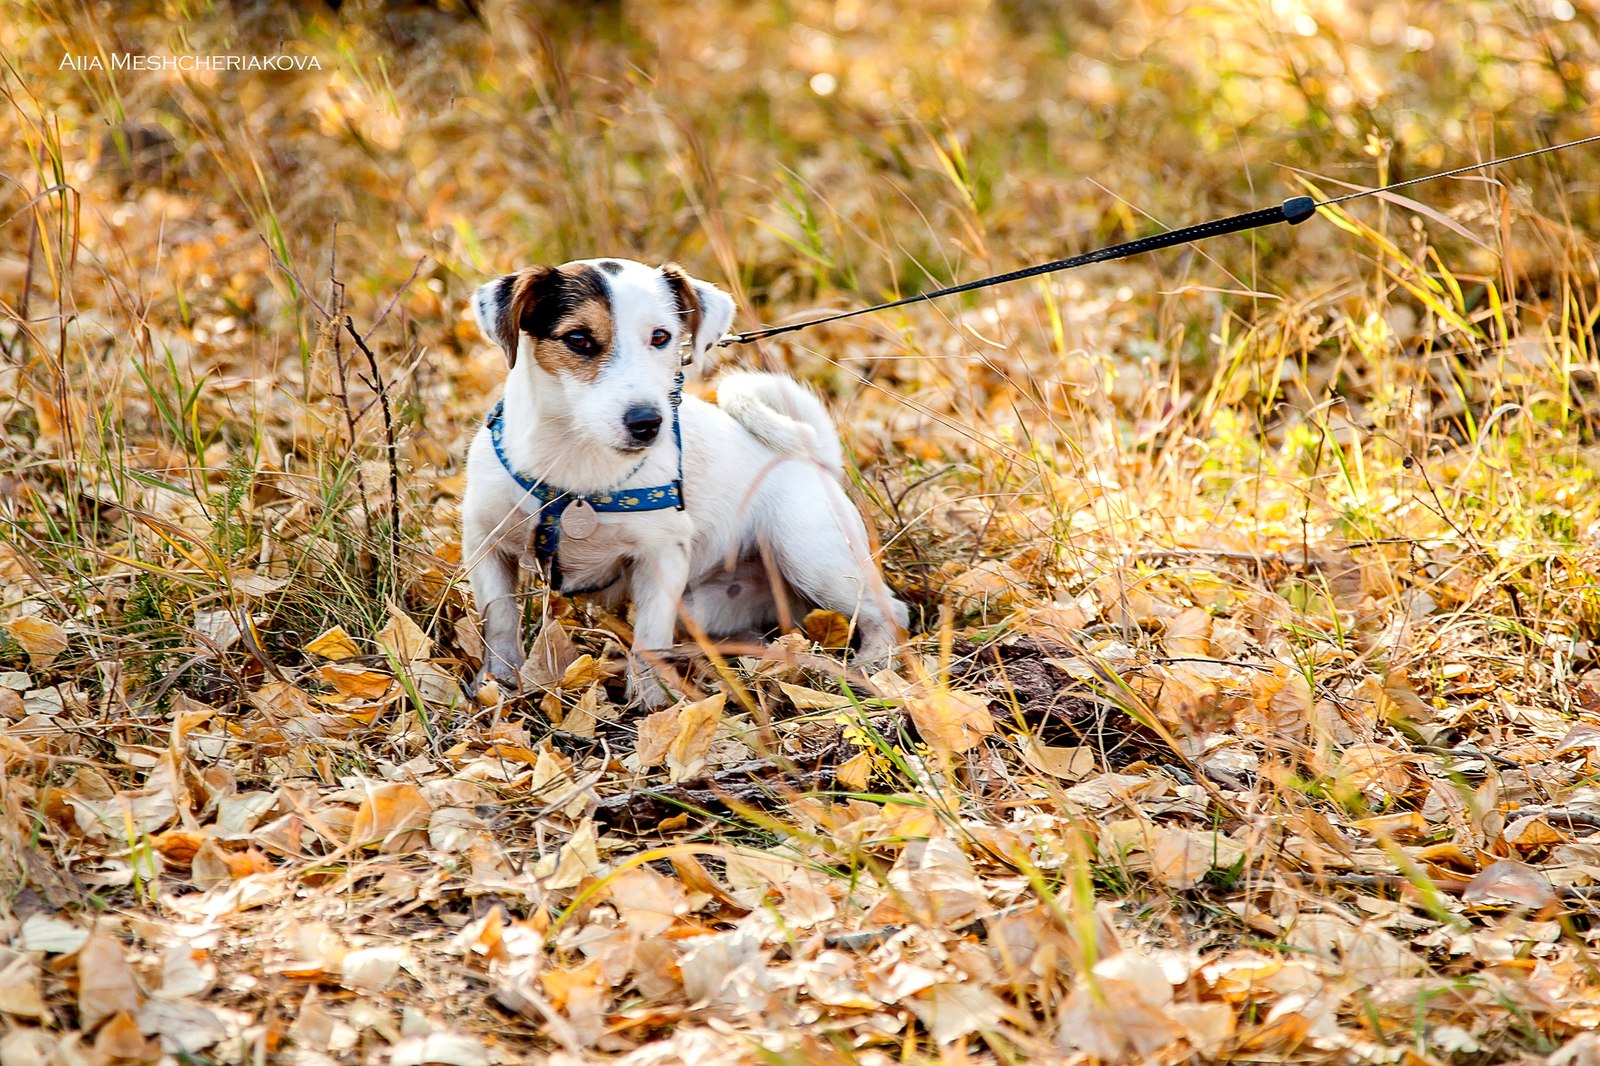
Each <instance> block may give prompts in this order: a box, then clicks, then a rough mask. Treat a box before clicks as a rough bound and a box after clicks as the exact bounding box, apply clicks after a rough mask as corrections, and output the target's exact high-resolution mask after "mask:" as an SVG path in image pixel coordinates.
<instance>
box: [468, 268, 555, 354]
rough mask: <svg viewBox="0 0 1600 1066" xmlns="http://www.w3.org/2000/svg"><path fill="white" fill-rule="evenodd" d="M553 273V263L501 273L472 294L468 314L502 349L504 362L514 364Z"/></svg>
mask: <svg viewBox="0 0 1600 1066" xmlns="http://www.w3.org/2000/svg"><path fill="white" fill-rule="evenodd" d="M554 276H555V269H554V268H553V267H546V266H536V267H528V268H527V269H525V270H520V271H518V272H517V273H515V274H505V275H503V276H501V277H498V278H495V279H494V280H493V281H491V282H489V283H488V284H487V285H481V286H479V288H478V291H477V292H475V293H473V294H472V314H473V317H474V318H476V319H477V320H478V328H479V329H481V330H483V335H484V336H485V337H488V338H489V339H490V340H492V341H494V342H495V343H496V344H498V345H499V346H500V347H501V348H502V349H504V350H505V353H506V365H507V366H508V367H515V366H516V365H517V347H518V345H520V344H521V342H522V333H523V330H524V329H526V328H527V323H528V321H529V318H530V317H531V315H532V314H533V311H534V309H535V308H536V307H537V306H538V304H539V301H540V300H541V299H542V298H543V295H544V294H545V290H546V289H547V288H548V287H549V282H550V279H551V278H553V277H554Z"/></svg>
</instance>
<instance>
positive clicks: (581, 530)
mask: <svg viewBox="0 0 1600 1066" xmlns="http://www.w3.org/2000/svg"><path fill="white" fill-rule="evenodd" d="M598 528H600V516H599V515H597V514H595V513H594V508H593V507H591V506H589V501H588V500H573V501H572V503H570V504H569V505H568V506H567V509H566V510H565V511H564V512H562V515H561V532H562V533H563V534H564V535H565V536H568V537H571V538H572V539H573V540H582V539H583V538H584V537H587V536H589V535H590V534H591V533H593V532H594V531H595V530H596V529H598Z"/></svg>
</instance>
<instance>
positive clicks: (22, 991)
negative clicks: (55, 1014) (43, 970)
mask: <svg viewBox="0 0 1600 1066" xmlns="http://www.w3.org/2000/svg"><path fill="white" fill-rule="evenodd" d="M0 959H4V960H5V961H4V962H3V963H0V1014H9V1015H11V1016H12V1017H15V1018H28V1019H31V1020H33V1021H41V1022H42V1021H46V1020H48V1019H49V1017H50V1010H49V1008H48V1007H46V1006H45V1002H44V996H43V995H41V994H40V990H39V966H38V964H37V963H35V962H34V961H33V960H32V959H30V958H28V956H26V955H23V954H21V953H15V952H11V951H10V950H8V949H5V948H0Z"/></svg>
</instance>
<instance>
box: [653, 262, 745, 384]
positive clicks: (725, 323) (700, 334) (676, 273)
mask: <svg viewBox="0 0 1600 1066" xmlns="http://www.w3.org/2000/svg"><path fill="white" fill-rule="evenodd" d="M661 274H662V276H663V277H665V278H666V279H667V288H668V289H669V290H671V292H672V298H673V299H674V300H675V301H677V304H678V317H679V318H680V319H682V320H683V324H684V328H686V329H687V330H688V331H689V346H690V349H691V350H692V351H693V353H694V354H693V356H692V359H693V361H694V362H696V363H699V362H701V361H702V360H704V359H705V356H706V353H707V352H709V351H710V350H711V349H712V347H713V346H714V345H715V344H716V343H717V342H718V341H720V340H721V339H722V338H723V335H724V334H726V333H727V332H728V327H729V326H731V325H733V297H731V296H729V295H728V294H727V293H725V292H723V291H722V290H721V289H719V288H717V287H716V286H715V285H713V284H711V283H710V282H707V281H701V280H699V279H698V278H691V277H690V276H689V275H688V274H686V273H684V270H683V268H682V267H680V266H679V265H678V264H676V263H667V264H665V265H664V266H662V268H661ZM702 369H704V367H702Z"/></svg>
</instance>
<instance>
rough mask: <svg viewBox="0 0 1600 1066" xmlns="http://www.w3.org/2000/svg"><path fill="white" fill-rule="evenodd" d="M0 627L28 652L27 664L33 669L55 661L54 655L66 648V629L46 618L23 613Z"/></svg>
mask: <svg viewBox="0 0 1600 1066" xmlns="http://www.w3.org/2000/svg"><path fill="white" fill-rule="evenodd" d="M0 629H4V630H5V631H6V632H7V633H9V634H11V639H12V640H15V641H16V642H17V643H18V644H20V645H22V650H23V651H25V652H27V653H28V663H29V665H31V666H32V667H33V668H34V669H35V670H44V669H47V668H48V667H49V666H50V664H51V663H53V662H55V661H56V656H58V655H60V654H61V653H62V652H64V651H66V650H67V631H66V630H65V629H62V628H61V627H60V626H58V625H56V624H55V623H54V622H52V621H50V620H49V619H48V618H40V617H39V616H38V615H32V614H25V615H23V616H22V617H20V618H13V619H12V620H11V621H9V622H6V623H3V624H0Z"/></svg>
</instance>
